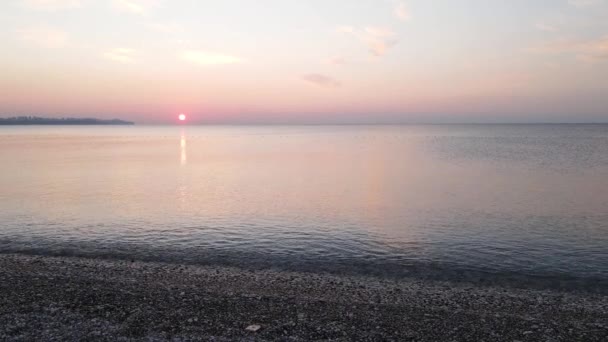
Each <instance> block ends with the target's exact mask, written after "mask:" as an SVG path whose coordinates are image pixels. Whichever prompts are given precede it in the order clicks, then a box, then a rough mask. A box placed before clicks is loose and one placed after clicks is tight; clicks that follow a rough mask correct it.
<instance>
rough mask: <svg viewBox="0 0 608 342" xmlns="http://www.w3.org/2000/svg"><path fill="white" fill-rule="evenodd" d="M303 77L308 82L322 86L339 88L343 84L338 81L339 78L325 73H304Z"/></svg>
mask: <svg viewBox="0 0 608 342" xmlns="http://www.w3.org/2000/svg"><path fill="white" fill-rule="evenodd" d="M302 79H303V80H304V81H306V82H309V83H312V84H315V85H318V86H321V87H327V88H337V87H340V86H341V84H340V82H338V81H337V80H335V79H333V78H331V77H329V76H325V75H321V74H307V75H303V76H302Z"/></svg>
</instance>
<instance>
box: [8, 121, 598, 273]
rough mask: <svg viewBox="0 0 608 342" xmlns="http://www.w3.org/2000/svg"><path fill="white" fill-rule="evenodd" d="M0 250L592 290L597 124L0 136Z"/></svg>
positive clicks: (35, 130)
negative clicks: (545, 283) (544, 282)
mask: <svg viewBox="0 0 608 342" xmlns="http://www.w3.org/2000/svg"><path fill="white" fill-rule="evenodd" d="M0 251H1V252H4V253H14V252H19V253H33V254H50V255H80V256H96V257H108V258H128V259H141V260H161V261H179V262H186V263H201V264H223V265H236V266H241V267H246V268H247V267H251V268H268V267H271V268H280V269H293V270H303V271H323V272H325V271H327V272H355V273H363V274H375V275H381V276H424V277H426V276H430V277H436V276H439V277H447V278H450V277H465V278H466V277H469V278H476V277H482V278H483V277H486V278H487V277H492V276H497V277H498V276H503V277H511V278H513V277H515V278H521V279H532V278H534V279H536V278H538V279H541V278H542V279H551V281H555V280H556V279H558V280H560V279H561V280H563V279H578V280H581V279H582V280H585V281H587V283H591V284H595V283H596V282H599V283H601V282H605V281H607V280H608V126H607V125H456V126H450V125H446V126H299V127H295V126H294V127H288V126H267V127H264V126H258V127H245V126H243V127H236V126H235V127H193V126H190V127H158V126H135V127H58V126H47V127H42V126H40V127H0ZM599 283H597V284H599Z"/></svg>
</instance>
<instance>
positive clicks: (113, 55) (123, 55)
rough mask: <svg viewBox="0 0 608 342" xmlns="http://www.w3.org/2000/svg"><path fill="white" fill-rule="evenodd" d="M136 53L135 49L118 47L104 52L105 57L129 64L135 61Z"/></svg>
mask: <svg viewBox="0 0 608 342" xmlns="http://www.w3.org/2000/svg"><path fill="white" fill-rule="evenodd" d="M134 53H135V50H133V49H125V48H117V49H112V50H110V51H108V52H105V53H104V54H103V57H104V58H106V59H109V60H111V61H114V62H119V63H125V64H127V63H133V62H134V61H135V59H134V58H133V54H134Z"/></svg>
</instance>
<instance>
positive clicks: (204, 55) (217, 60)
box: [179, 50, 244, 66]
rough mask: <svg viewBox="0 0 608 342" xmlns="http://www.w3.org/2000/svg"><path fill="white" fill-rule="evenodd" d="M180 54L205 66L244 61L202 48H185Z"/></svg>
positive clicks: (189, 60)
mask: <svg viewBox="0 0 608 342" xmlns="http://www.w3.org/2000/svg"><path fill="white" fill-rule="evenodd" d="M179 56H180V58H181V59H182V60H184V61H187V62H191V63H195V64H198V65H204V66H211V65H223V64H237V63H242V62H243V61H244V60H243V59H242V58H239V57H235V56H231V55H226V54H221V53H215V52H207V51H200V50H185V51H182V52H181V53H180V55H179Z"/></svg>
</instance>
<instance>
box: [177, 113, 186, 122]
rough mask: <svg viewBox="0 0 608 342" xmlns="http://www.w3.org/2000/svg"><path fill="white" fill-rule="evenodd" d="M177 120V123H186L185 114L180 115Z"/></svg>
mask: <svg viewBox="0 0 608 342" xmlns="http://www.w3.org/2000/svg"><path fill="white" fill-rule="evenodd" d="M177 118H178V119H179V121H186V114H180V115H179V116H178V117H177Z"/></svg>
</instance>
